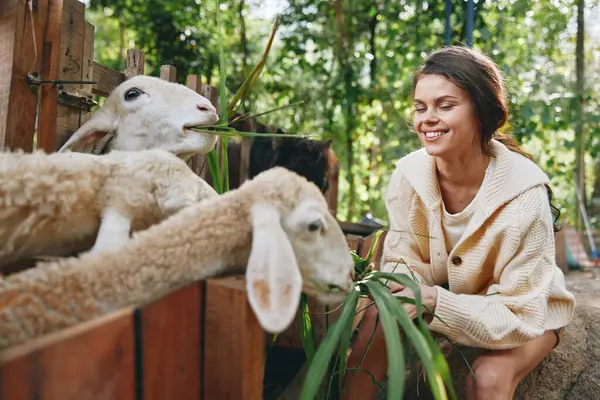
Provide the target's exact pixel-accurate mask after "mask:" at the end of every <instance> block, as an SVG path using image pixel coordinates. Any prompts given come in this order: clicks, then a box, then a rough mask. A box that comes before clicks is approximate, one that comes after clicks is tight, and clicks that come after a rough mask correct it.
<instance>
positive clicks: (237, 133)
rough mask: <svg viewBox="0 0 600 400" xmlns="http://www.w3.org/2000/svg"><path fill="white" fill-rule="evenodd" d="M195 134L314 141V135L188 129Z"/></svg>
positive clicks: (199, 127)
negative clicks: (289, 138)
mask: <svg viewBox="0 0 600 400" xmlns="http://www.w3.org/2000/svg"><path fill="white" fill-rule="evenodd" d="M187 129H189V130H191V131H195V132H205V133H210V134H213V135H218V136H230V137H240V136H241V137H277V138H282V137H291V138H307V139H314V136H313V135H301V134H295V133H267V132H242V131H238V130H235V129H234V128H230V127H227V128H226V127H221V126H219V127H215V126H191V127H189V128H187Z"/></svg>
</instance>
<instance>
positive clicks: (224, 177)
mask: <svg viewBox="0 0 600 400" xmlns="http://www.w3.org/2000/svg"><path fill="white" fill-rule="evenodd" d="M228 141H229V139H228V138H227V137H222V138H221V160H222V162H221V165H222V166H223V170H222V171H221V172H222V187H223V192H228V191H229V157H228V156H227V142H228Z"/></svg>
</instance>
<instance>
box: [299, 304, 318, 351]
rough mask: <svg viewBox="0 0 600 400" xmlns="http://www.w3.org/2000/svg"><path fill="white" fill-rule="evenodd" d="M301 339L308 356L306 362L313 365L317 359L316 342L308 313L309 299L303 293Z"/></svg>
mask: <svg viewBox="0 0 600 400" xmlns="http://www.w3.org/2000/svg"><path fill="white" fill-rule="evenodd" d="M300 313H301V314H300V338H301V339H302V348H303V349H304V353H305V354H306V360H307V362H308V363H311V362H312V360H313V359H314V357H315V340H314V335H313V328H312V323H311V320H310V314H309V312H308V297H306V295H305V294H304V293H302V295H301V297H300Z"/></svg>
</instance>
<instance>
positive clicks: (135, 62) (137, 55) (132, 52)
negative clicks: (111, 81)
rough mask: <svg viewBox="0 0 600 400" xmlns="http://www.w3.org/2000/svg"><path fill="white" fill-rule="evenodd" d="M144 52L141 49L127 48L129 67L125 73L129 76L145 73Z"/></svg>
mask: <svg viewBox="0 0 600 400" xmlns="http://www.w3.org/2000/svg"><path fill="white" fill-rule="evenodd" d="M145 60H146V58H145V56H144V52H143V51H142V50H139V49H127V67H126V68H125V71H123V74H124V75H125V77H127V78H131V77H134V76H138V75H144V63H145V62H146V61H145Z"/></svg>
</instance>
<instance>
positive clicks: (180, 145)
mask: <svg viewBox="0 0 600 400" xmlns="http://www.w3.org/2000/svg"><path fill="white" fill-rule="evenodd" d="M218 120H219V116H218V114H217V110H216V109H215V107H214V106H213V105H212V104H211V103H210V101H209V100H208V99H207V98H206V97H204V96H201V95H200V94H198V93H196V92H195V91H193V90H192V89H190V88H188V87H186V86H184V85H181V84H178V83H173V82H167V81H165V80H162V79H159V78H155V77H151V76H143V75H142V76H136V77H133V78H131V79H128V80H126V81H124V82H123V83H121V84H120V85H119V86H117V87H116V88H115V89H114V90H113V91H112V93H111V94H110V96H109V97H108V98H107V99H106V101H105V103H104V104H103V105H102V107H100V108H99V109H98V110H97V111H96V112H95V113H94V114H93V115H92V117H91V118H90V119H89V120H88V121H87V122H86V123H84V124H83V125H82V126H81V127H80V128H79V129H78V130H77V131H75V133H73V135H72V136H71V137H70V138H69V140H67V142H66V143H65V144H64V145H63V146H62V147H61V148H60V150H59V152H64V151H67V150H71V151H77V152H83V153H95V154H101V153H107V152H109V151H110V150H134V151H137V150H145V149H155V148H158V149H163V150H167V151H170V152H171V153H174V154H176V155H177V156H179V157H181V158H183V159H186V158H188V157H190V156H192V155H193V154H197V153H200V154H206V153H208V152H209V151H210V150H212V149H213V147H214V145H215V143H216V141H217V137H216V136H215V135H212V134H208V133H203V132H195V131H191V130H189V129H187V128H188V127H191V126H206V125H212V124H214V123H216V122H217V121H218Z"/></svg>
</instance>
